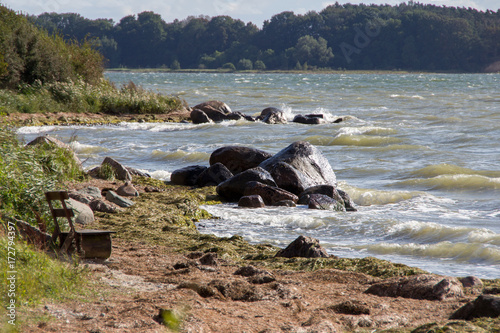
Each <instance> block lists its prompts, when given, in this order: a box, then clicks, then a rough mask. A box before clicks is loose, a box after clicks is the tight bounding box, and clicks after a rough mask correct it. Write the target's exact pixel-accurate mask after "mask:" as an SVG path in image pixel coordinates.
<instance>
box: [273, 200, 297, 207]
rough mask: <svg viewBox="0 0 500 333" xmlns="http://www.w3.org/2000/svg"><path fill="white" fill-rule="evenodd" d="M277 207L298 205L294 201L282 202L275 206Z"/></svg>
mask: <svg viewBox="0 0 500 333" xmlns="http://www.w3.org/2000/svg"><path fill="white" fill-rule="evenodd" d="M274 205H275V206H280V207H292V208H293V207H297V204H296V203H295V202H294V201H292V200H282V201H279V202H277V203H275V204H274Z"/></svg>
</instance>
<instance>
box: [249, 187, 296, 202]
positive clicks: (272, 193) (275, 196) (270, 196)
mask: <svg viewBox="0 0 500 333" xmlns="http://www.w3.org/2000/svg"><path fill="white" fill-rule="evenodd" d="M243 195H245V196H251V195H259V196H260V197H261V198H262V200H264V203H265V204H266V205H268V206H273V205H275V204H276V203H278V202H280V201H284V200H290V201H293V202H297V201H298V200H299V198H298V197H297V196H296V195H295V194H293V193H290V192H288V191H285V190H283V189H281V188H278V187H275V186H269V185H265V184H262V183H259V182H248V183H247V186H246V188H245V191H244V192H243Z"/></svg>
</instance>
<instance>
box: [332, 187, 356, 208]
mask: <svg viewBox="0 0 500 333" xmlns="http://www.w3.org/2000/svg"><path fill="white" fill-rule="evenodd" d="M337 192H338V193H339V194H340V196H341V197H342V199H343V201H344V206H345V210H346V211H348V212H357V211H358V210H357V208H356V207H354V201H352V199H351V197H350V196H349V194H347V192H345V191H342V190H340V189H337Z"/></svg>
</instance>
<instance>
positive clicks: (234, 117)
mask: <svg viewBox="0 0 500 333" xmlns="http://www.w3.org/2000/svg"><path fill="white" fill-rule="evenodd" d="M226 119H227V120H241V119H245V116H244V115H243V114H242V113H241V112H231V113H229V114H227V115H226Z"/></svg>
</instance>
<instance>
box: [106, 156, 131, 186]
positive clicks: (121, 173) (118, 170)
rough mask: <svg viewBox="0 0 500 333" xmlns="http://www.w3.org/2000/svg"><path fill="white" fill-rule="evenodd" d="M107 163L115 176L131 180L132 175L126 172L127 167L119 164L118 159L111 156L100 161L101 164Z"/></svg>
mask: <svg viewBox="0 0 500 333" xmlns="http://www.w3.org/2000/svg"><path fill="white" fill-rule="evenodd" d="M105 164H107V165H109V166H110V167H111V168H113V170H114V171H115V174H116V178H117V179H119V180H125V181H127V180H129V181H132V175H131V174H130V172H128V170H127V168H126V167H124V166H123V165H122V164H120V163H119V162H118V161H116V160H115V159H113V158H111V157H106V158H105V159H104V161H102V163H101V166H103V165H105Z"/></svg>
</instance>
